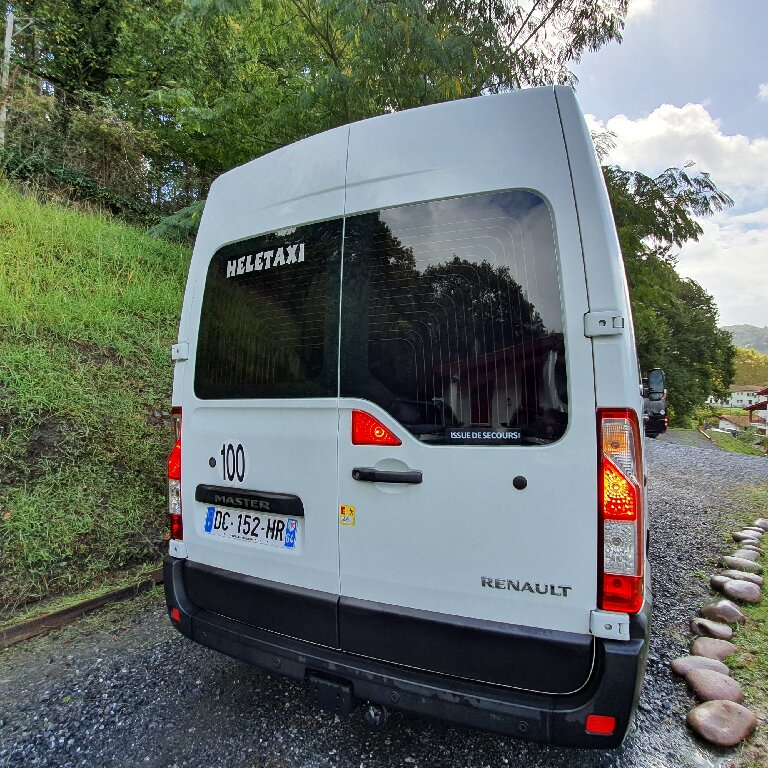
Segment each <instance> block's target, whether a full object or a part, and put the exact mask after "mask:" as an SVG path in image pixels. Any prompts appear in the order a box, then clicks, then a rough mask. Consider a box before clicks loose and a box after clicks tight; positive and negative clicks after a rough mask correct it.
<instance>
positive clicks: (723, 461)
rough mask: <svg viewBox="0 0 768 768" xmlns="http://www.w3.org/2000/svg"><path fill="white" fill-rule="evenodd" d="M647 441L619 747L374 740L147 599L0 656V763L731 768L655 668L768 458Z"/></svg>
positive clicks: (699, 594) (395, 734) (680, 638)
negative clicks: (642, 608)
mask: <svg viewBox="0 0 768 768" xmlns="http://www.w3.org/2000/svg"><path fill="white" fill-rule="evenodd" d="M649 443H650V445H649V448H648V452H649V465H650V471H649V488H650V494H651V505H652V516H653V519H652V545H651V560H652V562H653V569H654V570H653V581H654V600H655V614H654V627H653V641H652V646H651V655H650V662H649V668H648V674H647V676H646V681H645V686H644V689H643V694H642V698H641V704H640V709H639V711H638V716H637V718H636V721H635V724H634V726H633V728H632V730H631V731H630V734H629V736H628V737H627V739H626V741H625V743H624V745H623V747H622V748H621V749H618V750H614V751H611V752H602V753H601V752H574V751H568V750H562V749H551V748H546V747H541V746H537V745H532V744H526V743H524V742H519V741H515V740H513V739H508V738H502V737H499V736H495V735H492V734H486V733H482V732H479V731H473V730H469V729H464V728H459V727H454V726H448V725H445V724H443V723H439V722H431V721H427V720H421V719H418V718H415V717H412V716H408V715H402V714H399V713H395V714H394V715H393V717H392V719H391V720H390V724H389V725H388V727H387V729H386V730H385V731H383V732H379V733H371V732H370V731H368V730H367V729H366V728H365V726H364V725H363V723H362V718H361V716H360V715H359V714H356V715H353V716H352V717H351V718H349V719H347V720H344V721H339V720H338V719H334V718H333V717H332V716H329V715H326V714H325V713H323V712H320V711H319V710H317V709H315V708H314V706H313V705H312V704H310V703H309V701H308V700H307V698H306V695H305V692H304V689H303V688H302V687H301V686H299V685H297V684H294V683H291V682H287V681H284V680H279V679H276V678H272V677H270V676H269V675H268V674H266V673H262V672H260V671H258V670H256V669H253V668H250V667H248V666H247V665H245V664H241V663H239V662H237V661H234V660H231V659H228V658H226V657H224V656H221V655H218V654H216V653H214V652H213V651H208V650H206V649H204V648H201V647H198V646H196V645H194V644H192V643H190V642H189V641H187V640H186V639H185V638H183V637H181V636H180V635H178V634H177V633H176V632H175V630H174V629H172V628H171V626H170V625H169V623H168V621H167V619H166V618H165V613H164V610H163V608H162V606H161V603H160V600H159V598H156V599H155V602H154V604H147V601H146V600H145V601H143V603H140V604H138V605H135V606H134V607H133V608H132V609H127V610H126V609H123V610H122V612H121V613H120V614H119V615H118V616H117V618H116V619H115V618H114V617H113V618H111V619H110V618H108V617H102V619H101V620H100V625H98V624H97V627H96V628H95V629H94V621H93V620H92V619H91V620H90V621H88V620H86V622H85V623H81V624H78V625H74V626H73V627H70V628H68V629H66V630H64V631H61V632H57V633H53V634H51V635H50V636H48V637H46V638H41V639H38V640H36V641H32V642H29V643H26V644H24V645H23V646H22V647H16V648H12V649H10V650H8V651H6V652H4V653H2V654H0V766H2V767H3V768H6V766H7V767H10V766H24V767H25V768H27V767H28V766H89V768H90V767H93V766H99V767H101V766H115V767H117V766H120V767H121V768H123V767H126V768H127V767H128V766H156V767H157V768H159V767H160V766H206V767H210V768H217V767H219V766H221V767H222V768H224V767H226V768H240V767H241V766H242V767H243V768H289V767H290V768H297V767H299V766H302V767H304V766H313V767H315V766H317V767H322V768H325V767H326V766H327V767H330V766H340V767H341V766H343V767H344V768H358V766H360V767H361V768H362V766H370V767H371V768H389V767H390V766H423V767H425V768H426V767H427V766H455V767H456V768H484V767H486V766H487V767H488V768H490V767H491V766H494V768H495V767H496V766H526V767H527V768H550V767H553V768H554V767H556V766H579V768H590V767H591V766H616V767H618V766H622V767H624V766H626V768H646V767H647V768H686V767H688V768H691V767H692V766H712V765H723V766H725V765H730V764H731V760H730V759H729V757H728V755H727V754H726V753H721V754H720V755H716V754H714V753H712V752H709V751H708V750H706V749H705V748H704V747H703V746H702V745H701V744H698V743H697V742H695V741H694V740H693V738H692V737H691V736H690V735H689V734H688V733H687V731H686V728H685V724H684V717H685V713H686V711H687V709H688V706H689V698H688V696H687V694H686V691H685V686H684V685H682V684H681V683H680V682H677V681H675V680H673V679H672V678H671V677H670V674H669V672H668V670H667V663H668V661H669V660H670V659H672V658H675V657H676V656H678V655H680V654H681V653H683V652H684V650H685V648H686V646H687V642H686V641H687V635H686V626H687V622H688V619H689V618H690V616H691V615H692V614H693V613H694V611H695V610H696V608H698V607H699V606H700V605H701V604H702V603H703V602H704V601H705V600H706V598H707V596H708V594H709V592H708V589H707V585H706V581H705V580H704V578H702V574H704V575H706V574H709V573H710V570H711V567H712V566H713V564H714V562H715V560H716V558H717V555H718V553H719V552H721V551H722V549H723V548H724V546H725V541H724V539H723V533H724V532H725V531H726V530H728V527H727V526H728V524H729V517H730V515H732V514H733V507H732V502H730V501H729V498H730V493H729V490H730V489H731V488H732V487H733V486H734V484H743V483H747V484H753V483H755V482H768V459H761V458H754V457H749V456H741V455H737V454H729V453H724V452H716V451H705V450H701V449H698V448H693V447H688V446H680V445H675V444H671V443H665V442H660V441H649ZM115 622H117V623H115Z"/></svg>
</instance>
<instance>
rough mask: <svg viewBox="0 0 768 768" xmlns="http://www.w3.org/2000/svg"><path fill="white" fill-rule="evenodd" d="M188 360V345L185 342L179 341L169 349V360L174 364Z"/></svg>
mask: <svg viewBox="0 0 768 768" xmlns="http://www.w3.org/2000/svg"><path fill="white" fill-rule="evenodd" d="M188 359H189V344H187V342H186V341H180V342H179V343H178V344H174V345H173V346H172V347H171V360H173V362H174V363H178V362H181V361H182V360H188Z"/></svg>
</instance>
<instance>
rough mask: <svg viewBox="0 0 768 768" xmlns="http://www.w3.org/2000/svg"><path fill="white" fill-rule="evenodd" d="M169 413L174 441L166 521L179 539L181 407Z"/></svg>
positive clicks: (169, 468)
mask: <svg viewBox="0 0 768 768" xmlns="http://www.w3.org/2000/svg"><path fill="white" fill-rule="evenodd" d="M171 415H172V417H173V429H174V436H175V438H176V442H175V443H174V446H173V450H172V451H171V455H170V456H169V457H168V522H169V525H170V528H171V539H176V540H178V541H181V540H182V539H183V538H184V528H183V526H182V522H181V408H174V409H173V410H172V412H171Z"/></svg>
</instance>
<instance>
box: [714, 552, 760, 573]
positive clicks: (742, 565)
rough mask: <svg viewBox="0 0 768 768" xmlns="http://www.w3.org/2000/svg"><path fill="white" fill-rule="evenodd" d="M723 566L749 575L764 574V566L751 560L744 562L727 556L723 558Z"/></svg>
mask: <svg viewBox="0 0 768 768" xmlns="http://www.w3.org/2000/svg"><path fill="white" fill-rule="evenodd" d="M722 564H723V565H724V566H725V567H726V568H733V569H734V570H736V571H746V572H747V573H757V574H758V575H759V574H761V573H762V572H763V566H762V565H760V564H759V563H753V562H752V561H751V560H744V559H743V558H741V557H728V556H727V555H726V556H725V557H724V558H722Z"/></svg>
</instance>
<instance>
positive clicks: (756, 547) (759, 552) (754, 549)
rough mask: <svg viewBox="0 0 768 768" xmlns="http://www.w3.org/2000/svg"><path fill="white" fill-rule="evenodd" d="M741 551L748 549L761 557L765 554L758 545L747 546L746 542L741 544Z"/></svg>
mask: <svg viewBox="0 0 768 768" xmlns="http://www.w3.org/2000/svg"><path fill="white" fill-rule="evenodd" d="M739 549H748V550H749V551H750V552H757V553H758V554H759V555H760V554H762V552H763V550H762V549H761V548H760V547H758V546H757V545H756V544H747V542H746V541H742V542H741V544H739Z"/></svg>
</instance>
